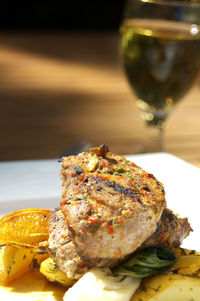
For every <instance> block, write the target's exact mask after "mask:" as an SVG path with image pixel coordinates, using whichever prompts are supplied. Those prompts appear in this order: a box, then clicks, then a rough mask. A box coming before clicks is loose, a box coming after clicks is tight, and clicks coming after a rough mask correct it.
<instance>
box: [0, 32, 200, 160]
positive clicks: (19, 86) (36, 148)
mask: <svg viewBox="0 0 200 301" xmlns="http://www.w3.org/2000/svg"><path fill="white" fill-rule="evenodd" d="M118 48H119V45H118V34H117V33H113V32H108V33H98V32H97V33H95V32H93V33H87V32H86V33H76V32H74V33H69V32H62V33H58V32H54V33H33V32H30V33H11V32H10V33H8V32H7V33H1V34H0V137H1V139H0V160H1V161H3V160H23V159H39V158H54V157H56V156H58V154H60V153H62V152H63V151H64V150H65V149H66V148H67V147H68V146H70V145H71V144H73V143H75V142H76V141H79V140H80V139H81V140H83V139H84V140H87V141H90V142H91V144H93V145H99V144H101V143H106V144H108V145H109V146H110V149H111V150H112V151H114V152H117V153H121V154H131V153H138V152H139V151H140V142H141V140H142V139H143V136H144V135H145V133H146V129H145V126H144V124H143V120H142V119H141V117H140V112H139V110H138V108H137V107H136V104H135V97H134V96H133V95H132V92H131V91H130V88H129V86H128V84H127V82H126V79H125V77H124V74H123V72H122V69H121V66H120V60H119V55H118ZM199 93H200V88H199V83H198V82H197V83H196V85H195V86H194V89H193V90H192V91H191V93H189V94H188V95H187V96H186V97H185V98H184V99H183V100H182V102H180V104H179V105H178V106H177V107H176V109H175V111H174V112H173V114H172V115H171V116H170V118H169V120H168V123H167V128H166V147H167V151H168V152H169V153H172V154H174V155H176V156H178V157H181V158H183V159H185V160H187V161H188V162H191V163H193V164H195V165H197V166H200V101H199V95H200V94H199Z"/></svg>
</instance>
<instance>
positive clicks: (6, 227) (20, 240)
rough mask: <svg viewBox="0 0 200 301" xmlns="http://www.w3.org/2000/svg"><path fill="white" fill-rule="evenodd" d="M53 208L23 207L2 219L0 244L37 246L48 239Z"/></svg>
mask: <svg viewBox="0 0 200 301" xmlns="http://www.w3.org/2000/svg"><path fill="white" fill-rule="evenodd" d="M50 214H51V210H47V209H23V210H19V211H15V212H13V213H10V214H8V215H5V216H3V217H2V218H1V219H0V229H1V232H0V245H6V244H9V245H25V246H36V245H38V244H39V243H40V242H42V241H45V240H48V237H49V217H50Z"/></svg>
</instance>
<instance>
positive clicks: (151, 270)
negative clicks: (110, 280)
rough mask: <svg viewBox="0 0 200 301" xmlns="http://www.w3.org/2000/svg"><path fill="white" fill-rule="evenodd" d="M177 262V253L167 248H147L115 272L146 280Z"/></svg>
mask: <svg viewBox="0 0 200 301" xmlns="http://www.w3.org/2000/svg"><path fill="white" fill-rule="evenodd" d="M175 262H176V255H175V253H174V252H173V251H172V250H170V249H168V248H165V247H160V246H158V247H157V246H155V247H149V248H145V249H143V250H141V251H139V252H138V253H136V254H135V255H134V256H133V257H131V258H130V259H129V260H128V261H127V262H125V263H123V264H122V265H120V266H118V267H117V268H115V269H114V270H113V272H114V273H116V274H119V275H126V276H132V277H134V278H145V277H149V276H152V275H156V274H159V273H160V272H162V271H164V270H166V269H168V268H169V267H171V266H172V265H173V264H174V263H175Z"/></svg>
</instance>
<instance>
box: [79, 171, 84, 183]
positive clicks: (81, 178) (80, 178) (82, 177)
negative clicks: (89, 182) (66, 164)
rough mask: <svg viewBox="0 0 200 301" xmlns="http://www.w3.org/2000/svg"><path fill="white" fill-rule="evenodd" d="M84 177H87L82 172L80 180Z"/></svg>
mask: <svg viewBox="0 0 200 301" xmlns="http://www.w3.org/2000/svg"><path fill="white" fill-rule="evenodd" d="M84 178H85V175H84V174H83V173H82V174H81V175H80V177H79V180H80V181H83V179H84Z"/></svg>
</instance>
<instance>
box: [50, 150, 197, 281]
mask: <svg viewBox="0 0 200 301" xmlns="http://www.w3.org/2000/svg"><path fill="white" fill-rule="evenodd" d="M61 177H62V180H63V184H62V200H61V202H60V209H58V210H56V211H54V212H53V213H52V215H51V218H50V235H49V253H50V256H51V257H52V258H53V259H54V261H55V262H56V264H57V265H58V267H59V268H60V269H61V270H62V271H63V272H65V273H66V274H67V275H68V277H70V278H79V277H80V276H81V275H82V274H83V273H85V272H86V271H87V270H88V269H89V268H90V267H92V266H97V267H105V266H107V267H113V266H115V265H117V264H119V263H120V262H122V261H123V260H126V258H127V257H128V256H129V255H130V254H132V253H133V252H135V251H136V250H138V249H140V248H143V247H147V246H153V245H163V246H168V247H177V246H179V245H180V244H181V242H182V240H183V239H184V238H185V237H186V236H187V235H188V234H189V232H190V231H191V230H192V229H191V228H190V225H189V223H188V220H187V219H186V218H185V219H181V218H178V217H177V216H176V215H174V214H173V212H171V211H170V210H169V209H166V208H165V207H166V202H165V192H164V188H163V185H162V184H161V183H160V182H159V181H158V180H157V179H156V178H155V177H154V176H153V175H152V174H149V173H147V172H146V171H144V170H142V169H141V168H140V167H138V166H137V165H136V164H134V163H132V162H130V161H127V160H126V159H125V158H124V157H121V156H117V155H115V154H112V153H110V152H108V148H107V147H106V146H105V145H102V146H100V147H99V148H95V149H91V150H90V152H89V153H81V154H79V155H78V156H71V157H64V158H63V160H62V170H61Z"/></svg>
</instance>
